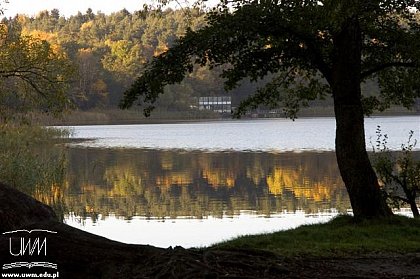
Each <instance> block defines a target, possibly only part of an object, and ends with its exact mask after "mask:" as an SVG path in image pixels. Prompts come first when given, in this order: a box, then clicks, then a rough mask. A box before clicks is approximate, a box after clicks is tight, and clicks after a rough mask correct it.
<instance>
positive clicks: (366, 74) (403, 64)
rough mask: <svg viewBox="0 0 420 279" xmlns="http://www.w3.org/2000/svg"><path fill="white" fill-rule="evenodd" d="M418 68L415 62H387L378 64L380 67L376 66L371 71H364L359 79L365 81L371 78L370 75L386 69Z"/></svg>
mask: <svg viewBox="0 0 420 279" xmlns="http://www.w3.org/2000/svg"><path fill="white" fill-rule="evenodd" d="M418 66H419V65H418V63H415V62H389V63H384V64H380V65H378V66H376V67H374V68H372V69H369V70H366V71H365V72H362V74H361V78H362V80H363V79H366V78H368V77H369V76H371V75H373V74H375V73H377V72H380V71H383V70H385V69H387V68H391V67H405V68H415V67H418Z"/></svg>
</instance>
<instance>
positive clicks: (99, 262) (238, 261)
mask: <svg viewBox="0 0 420 279" xmlns="http://www.w3.org/2000/svg"><path fill="white" fill-rule="evenodd" d="M17 229H26V230H31V229H44V230H50V231H55V232H57V233H56V234H51V233H45V232H32V233H31V234H30V238H32V239H35V238H36V237H39V238H41V239H44V238H46V239H47V247H48V248H47V252H46V254H47V255H46V256H45V255H43V254H42V253H41V255H40V256H35V255H32V256H28V255H25V256H12V255H11V254H10V249H11V250H12V251H11V252H13V253H14V254H17V252H18V248H16V246H17V247H18V246H19V245H18V244H19V243H20V242H19V241H20V237H26V238H28V237H29V236H28V235H29V234H28V233H27V232H18V233H12V234H3V235H1V236H0V264H1V266H3V264H7V263H11V262H17V261H19V262H22V261H27V262H35V261H39V262H40V261H42V262H52V263H55V264H57V266H58V268H57V270H54V271H58V272H59V273H60V278H355V277H356V278H420V253H411V254H404V255H401V254H380V255H363V256H351V257H340V258H315V257H301V256H299V257H297V256H294V257H283V256H281V255H279V254H275V253H272V252H268V251H261V250H254V249H215V248H207V249H183V248H181V247H175V248H168V249H162V248H156V247H153V246H146V245H128V244H123V243H119V242H115V241H111V240H108V239H105V238H103V237H99V236H96V235H93V234H90V233H86V232H84V231H81V230H78V229H75V228H73V227H70V226H67V225H65V224H62V223H59V222H58V221H57V218H56V216H55V214H54V212H53V211H52V210H51V208H49V207H48V206H46V205H43V204H41V203H39V202H37V201H35V200H34V199H32V198H31V197H29V196H26V195H24V194H22V193H20V192H18V191H16V190H14V189H12V188H10V187H7V186H5V185H1V184H0V231H1V232H8V231H12V230H17ZM133 233H141V232H133ZM168 237H170V235H168ZM11 244H13V245H12V246H13V248H11V247H12V246H11ZM45 270H46V269H45V268H41V267H32V268H31V269H28V268H27V267H21V268H15V269H14V270H13V271H10V270H7V271H8V272H44V271H45ZM48 271H52V270H51V269H50V270H48ZM2 272H5V270H2Z"/></svg>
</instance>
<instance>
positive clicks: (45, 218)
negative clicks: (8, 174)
mask: <svg viewBox="0 0 420 279" xmlns="http://www.w3.org/2000/svg"><path fill="white" fill-rule="evenodd" d="M49 221H58V219H57V216H56V215H55V213H54V211H53V210H52V208H51V207H49V206H47V205H45V204H43V203H40V202H39V201H37V200H35V199H33V198H32V197H30V196H28V195H26V194H24V193H22V192H20V191H18V190H16V189H14V188H12V187H10V186H7V185H5V184H3V183H0V233H1V232H6V231H11V230H16V229H20V228H23V227H25V226H28V225H31V224H36V223H40V222H49Z"/></svg>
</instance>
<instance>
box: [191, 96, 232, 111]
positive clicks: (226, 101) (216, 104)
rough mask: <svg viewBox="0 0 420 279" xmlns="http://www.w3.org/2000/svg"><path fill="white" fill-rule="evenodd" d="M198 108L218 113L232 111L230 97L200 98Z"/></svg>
mask: <svg viewBox="0 0 420 279" xmlns="http://www.w3.org/2000/svg"><path fill="white" fill-rule="evenodd" d="M198 108H199V109H200V110H212V111H216V112H220V113H225V112H226V113H230V112H231V110H232V97H230V96H218V97H200V98H199V99H198Z"/></svg>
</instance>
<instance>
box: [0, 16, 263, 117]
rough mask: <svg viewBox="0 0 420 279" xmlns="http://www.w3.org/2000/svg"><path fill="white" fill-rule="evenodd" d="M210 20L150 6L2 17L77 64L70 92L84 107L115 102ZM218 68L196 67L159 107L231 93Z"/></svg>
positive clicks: (12, 28) (239, 93)
mask: <svg viewBox="0 0 420 279" xmlns="http://www.w3.org/2000/svg"><path fill="white" fill-rule="evenodd" d="M205 24H206V23H205V14H204V12H202V11H201V10H199V9H188V10H171V9H168V10H165V11H160V10H147V9H146V10H142V11H138V12H134V13H130V12H128V11H127V10H121V11H119V12H115V13H112V14H110V15H105V14H103V13H101V12H98V13H93V12H92V10H91V9H88V10H87V11H86V12H85V13H84V14H83V13H80V12H79V13H78V14H77V15H74V16H71V17H68V18H66V17H64V16H61V15H60V11H59V10H57V9H55V10H51V11H42V12H40V13H39V14H38V15H37V16H35V17H29V16H26V15H16V16H15V17H14V18H3V20H2V26H3V27H5V29H6V30H7V37H9V39H10V38H11V40H13V37H19V36H20V37H24V38H32V39H37V40H41V41H46V42H48V43H49V45H50V46H51V48H52V49H53V50H55V51H56V52H59V53H60V54H61V57H64V58H65V59H67V61H68V63H70V64H71V65H72V69H71V70H70V69H69V70H68V71H67V74H69V75H71V77H70V78H69V84H68V86H67V88H66V91H67V96H69V97H70V100H71V104H72V107H73V108H76V109H79V110H90V109H95V108H96V109H98V108H99V109H106V108H116V107H117V106H118V103H119V101H120V99H121V97H122V93H123V92H124V91H125V90H126V89H127V88H128V86H129V85H130V84H131V83H132V82H133V81H134V79H135V78H136V77H137V76H138V75H140V74H141V73H142V71H143V67H144V65H145V63H146V62H147V61H149V60H150V59H152V58H153V57H154V56H156V55H158V54H160V53H162V52H164V51H165V50H167V49H168V47H170V46H171V44H173V42H174V41H175V40H176V39H177V38H178V37H180V36H182V35H183V34H184V33H185V32H186V30H187V28H191V29H192V30H195V29H198V28H200V27H202V26H204V25H205ZM219 74H220V70H219V71H217V70H216V71H214V70H213V71H210V70H209V69H208V68H205V67H204V68H200V67H197V68H196V69H195V70H194V71H193V72H192V73H191V74H190V76H189V77H188V78H187V79H186V80H185V81H184V82H183V83H182V84H179V85H175V86H170V87H168V88H167V92H166V94H165V95H164V96H163V97H162V98H161V99H160V100H159V107H160V108H161V109H164V110H170V111H174V110H175V111H184V110H190V109H194V108H195V107H196V106H197V97H199V96H221V95H226V93H225V91H224V88H223V82H222V80H221V79H220V78H219ZM17 84H18V83H16V82H10V81H9V82H3V83H0V85H1V86H2V87H3V91H8V92H13V91H19V89H16V88H15V87H16V86H17ZM256 87H257V85H254V84H251V83H250V82H245V84H244V85H243V86H241V87H240V88H238V89H236V90H235V91H234V92H232V95H233V96H235V97H236V98H235V97H234V99H233V102H234V103H235V102H238V101H240V99H242V98H244V97H246V96H247V95H249V94H250V93H252V92H253V91H254V90H255V88H256ZM12 88H14V89H12ZM23 99H25V98H23ZM1 101H2V105H3V107H8V108H10V105H11V103H12V104H14V105H15V106H19V109H20V110H22V99H20V100H19V101H17V100H14V101H13V100H12V101H11V98H10V96H9V97H8V98H3V99H2V100H1ZM28 107H29V106H28ZM31 107H33V103H32V104H31Z"/></svg>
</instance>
